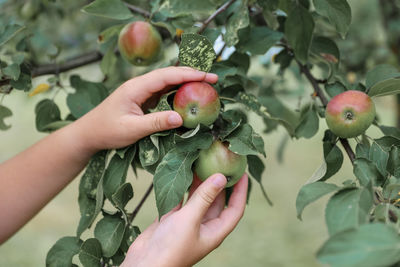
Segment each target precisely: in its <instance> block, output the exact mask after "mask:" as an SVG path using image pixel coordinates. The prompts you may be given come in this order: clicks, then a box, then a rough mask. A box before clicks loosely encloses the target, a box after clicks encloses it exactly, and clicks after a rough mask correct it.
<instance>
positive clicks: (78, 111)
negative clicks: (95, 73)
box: [67, 75, 108, 119]
mask: <svg viewBox="0 0 400 267" xmlns="http://www.w3.org/2000/svg"><path fill="white" fill-rule="evenodd" d="M70 83H71V86H72V87H73V88H75V89H76V91H75V93H74V94H68V96H67V105H68V107H69V109H70V111H71V113H72V115H73V116H74V117H75V118H77V119H78V118H80V117H82V116H83V115H85V114H86V113H87V112H89V111H90V110H91V109H93V108H94V107H96V106H97V105H98V104H100V103H101V102H102V101H103V100H104V99H105V98H106V97H107V96H108V90H107V88H106V87H104V85H103V84H102V83H94V82H89V81H85V80H83V79H81V78H80V77H79V76H77V75H72V76H71V77H70Z"/></svg>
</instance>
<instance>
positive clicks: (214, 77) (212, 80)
mask: <svg viewBox="0 0 400 267" xmlns="http://www.w3.org/2000/svg"><path fill="white" fill-rule="evenodd" d="M205 80H206V81H208V82H210V83H216V82H217V81H218V75H217V74H215V73H207V74H206V77H205Z"/></svg>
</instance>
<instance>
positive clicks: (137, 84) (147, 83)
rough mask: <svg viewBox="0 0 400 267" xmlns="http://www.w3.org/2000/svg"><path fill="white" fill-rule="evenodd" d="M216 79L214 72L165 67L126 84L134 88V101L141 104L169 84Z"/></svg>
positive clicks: (213, 81)
mask: <svg viewBox="0 0 400 267" xmlns="http://www.w3.org/2000/svg"><path fill="white" fill-rule="evenodd" d="M217 80H218V76H217V75H216V74H214V73H206V72H204V71H199V70H195V69H192V68H189V67H167V68H162V69H157V70H154V71H151V72H149V73H146V74H144V75H142V76H140V77H137V78H134V79H132V80H129V81H128V82H127V83H126V86H128V87H132V88H134V89H135V90H134V93H133V94H134V98H135V101H136V102H137V103H139V104H142V103H143V102H144V101H146V100H147V99H148V98H149V97H150V96H151V95H153V94H154V93H156V92H159V91H161V90H163V89H164V88H165V87H167V86H170V85H178V84H181V83H186V82H200V81H204V82H208V83H216V82H217Z"/></svg>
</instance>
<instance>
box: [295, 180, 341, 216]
mask: <svg viewBox="0 0 400 267" xmlns="http://www.w3.org/2000/svg"><path fill="white" fill-rule="evenodd" d="M337 190H339V187H338V186H337V185H335V184H328V183H325V182H314V183H311V184H306V185H303V186H302V187H301V189H300V191H299V193H298V195H297V198H296V210H297V218H299V219H300V220H301V219H302V218H301V214H302V213H303V210H304V208H305V207H306V206H307V205H309V204H311V203H312V202H314V201H316V200H317V199H319V198H321V197H323V196H324V195H326V194H329V193H332V192H335V191H337Z"/></svg>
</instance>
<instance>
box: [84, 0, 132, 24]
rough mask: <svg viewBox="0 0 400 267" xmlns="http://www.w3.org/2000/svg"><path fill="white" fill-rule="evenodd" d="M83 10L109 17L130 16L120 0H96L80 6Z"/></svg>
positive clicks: (121, 17) (120, 17)
mask: <svg viewBox="0 0 400 267" xmlns="http://www.w3.org/2000/svg"><path fill="white" fill-rule="evenodd" d="M82 11H83V12H86V13H88V14H91V15H95V16H100V17H106V18H110V19H118V20H125V19H130V18H132V17H133V16H132V13H131V11H130V10H129V8H128V7H126V6H125V5H124V3H123V2H122V1H121V0H96V1H93V2H91V3H90V4H88V5H86V6H84V7H83V8H82Z"/></svg>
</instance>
